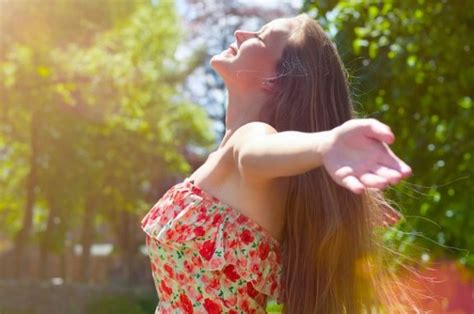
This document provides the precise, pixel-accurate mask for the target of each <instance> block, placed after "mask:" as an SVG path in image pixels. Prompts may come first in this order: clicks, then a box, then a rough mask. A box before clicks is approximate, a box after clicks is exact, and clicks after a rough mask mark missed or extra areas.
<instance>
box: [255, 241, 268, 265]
mask: <svg viewBox="0 0 474 314" xmlns="http://www.w3.org/2000/svg"><path fill="white" fill-rule="evenodd" d="M269 252H270V245H269V244H268V242H266V241H262V243H260V246H259V247H258V255H259V256H260V259H261V260H262V261H263V260H265V259H266V258H267V256H268V253H269Z"/></svg>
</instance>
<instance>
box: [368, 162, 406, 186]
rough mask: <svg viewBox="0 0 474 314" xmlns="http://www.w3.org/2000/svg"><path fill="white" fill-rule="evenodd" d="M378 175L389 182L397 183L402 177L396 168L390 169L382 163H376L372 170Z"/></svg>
mask: <svg viewBox="0 0 474 314" xmlns="http://www.w3.org/2000/svg"><path fill="white" fill-rule="evenodd" d="M372 172H373V173H375V174H376V175H378V176H379V177H382V178H384V179H385V180H387V181H388V182H390V184H397V183H398V182H399V181H400V180H401V179H402V174H401V173H400V172H398V171H396V170H393V169H390V168H388V167H386V166H384V165H382V164H377V165H376V166H375V167H374V169H373V170H372Z"/></svg>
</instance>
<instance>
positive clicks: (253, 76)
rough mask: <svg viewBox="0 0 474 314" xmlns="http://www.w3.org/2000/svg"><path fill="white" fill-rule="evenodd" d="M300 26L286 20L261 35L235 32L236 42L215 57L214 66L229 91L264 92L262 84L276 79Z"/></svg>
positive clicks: (265, 28)
mask: <svg viewBox="0 0 474 314" xmlns="http://www.w3.org/2000/svg"><path fill="white" fill-rule="evenodd" d="M297 23H298V22H297V20H296V19H292V18H282V19H277V20H273V21H271V22H270V23H268V24H266V25H264V26H263V27H262V28H261V29H260V31H259V32H250V31H243V30H237V31H235V33H234V36H235V42H233V43H232V44H231V45H230V46H229V48H228V49H227V50H224V51H223V52H221V53H220V54H218V55H215V56H213V57H212V59H211V61H210V63H211V66H212V67H213V68H214V70H215V71H216V72H217V73H219V75H220V76H221V77H222V78H223V80H224V82H225V84H226V86H227V88H228V89H231V88H237V89H239V90H242V89H244V90H246V89H247V90H248V89H256V88H259V89H260V88H263V87H264V85H262V82H263V81H264V80H265V79H269V78H271V77H274V76H275V75H276V72H275V67H276V63H277V61H278V60H279V59H280V57H281V54H282V52H283V49H284V48H285V45H286V43H287V41H288V38H289V37H290V35H291V34H292V33H293V32H294V31H295V29H296V27H297Z"/></svg>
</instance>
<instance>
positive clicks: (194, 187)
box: [191, 186, 201, 196]
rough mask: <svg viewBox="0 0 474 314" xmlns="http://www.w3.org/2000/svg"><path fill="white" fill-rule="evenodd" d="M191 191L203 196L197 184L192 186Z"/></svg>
mask: <svg viewBox="0 0 474 314" xmlns="http://www.w3.org/2000/svg"><path fill="white" fill-rule="evenodd" d="M191 193H193V194H196V195H198V196H201V189H199V188H198V187H196V186H193V187H192V188H191Z"/></svg>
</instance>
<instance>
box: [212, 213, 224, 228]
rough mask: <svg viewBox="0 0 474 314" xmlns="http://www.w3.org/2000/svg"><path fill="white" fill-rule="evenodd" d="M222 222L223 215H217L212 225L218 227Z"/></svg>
mask: <svg viewBox="0 0 474 314" xmlns="http://www.w3.org/2000/svg"><path fill="white" fill-rule="evenodd" d="M221 221H222V215H221V214H217V215H215V216H214V218H213V219H212V224H213V225H218V224H219V223H220V222H221Z"/></svg>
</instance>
